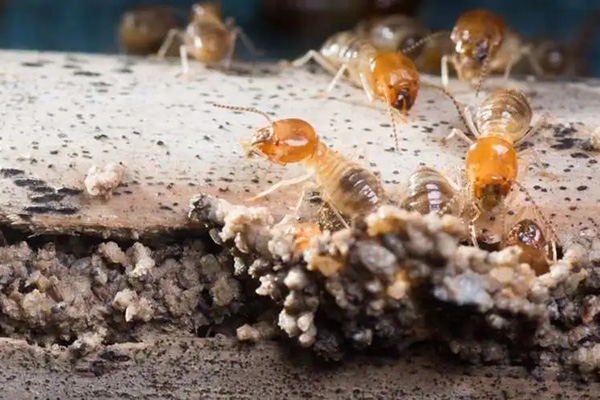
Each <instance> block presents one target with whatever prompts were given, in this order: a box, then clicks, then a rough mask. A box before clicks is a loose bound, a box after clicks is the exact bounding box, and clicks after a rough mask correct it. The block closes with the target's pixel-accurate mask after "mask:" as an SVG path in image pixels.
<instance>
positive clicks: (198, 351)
mask: <svg viewBox="0 0 600 400" xmlns="http://www.w3.org/2000/svg"><path fill="white" fill-rule="evenodd" d="M288 351H289V350H288ZM304 361H306V360H304ZM350 361H351V362H346V363H344V364H342V365H340V366H329V367H325V366H317V365H310V364H309V363H306V362H300V361H299V357H298V356H297V355H294V354H293V353H289V352H288V353H286V352H285V351H283V350H282V349H281V348H279V347H278V346H277V345H276V344H273V343H262V344H259V345H242V344H239V343H237V342H233V341H228V340H218V339H184V338H181V339H173V338H171V339H165V340H158V341H157V342H155V343H145V344H126V345H114V346H109V347H107V348H104V349H102V350H101V351H99V352H98V353H96V354H93V355H90V356H87V357H85V358H83V359H79V360H77V361H70V360H68V359H66V358H64V355H60V354H59V353H53V352H52V351H51V350H45V349H41V348H39V347H31V346H29V345H27V344H26V343H24V342H19V341H11V340H1V341H0V363H1V365H2V368H0V381H2V383H3V385H2V390H1V391H0V398H2V399H34V398H39V399H46V398H52V399H54V398H60V399H67V398H68V399H79V398H81V399H91V398H93V399H125V398H128V399H142V398H144V399H150V398H151V399H173V398H176V399H198V398H200V399H221V398H222V399H264V400H267V399H415V400H417V399H419V400H420V399H432V400H433V399H435V400H438V399H486V400H491V399H502V400H506V399H533V398H537V399H551V398H561V399H563V400H564V399H579V398H585V397H586V396H590V397H589V398H596V394H597V393H598V390H599V389H600V386H599V385H598V384H597V383H575V382H572V381H567V382H557V381H556V380H543V379H541V380H533V379H531V378H529V379H524V378H525V377H527V373H526V372H525V371H524V370H523V369H521V368H516V367H500V368H493V367H477V368H474V367H457V366H448V365H443V364H441V363H439V362H436V361H432V360H431V359H428V358H427V357H424V356H422V355H411V356H409V357H406V358H403V359H400V360H397V359H391V358H385V357H381V356H378V357H372V358H368V357H359V358H356V359H353V360H350Z"/></svg>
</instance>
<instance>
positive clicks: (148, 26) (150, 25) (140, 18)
mask: <svg viewBox="0 0 600 400" xmlns="http://www.w3.org/2000/svg"><path fill="white" fill-rule="evenodd" d="M176 27H177V21H176V20H175V18H174V16H173V10H171V9H169V8H167V7H160V6H148V7H140V8H136V9H133V10H129V11H126V12H125V13H124V14H123V16H122V17H121V21H120V23H119V29H118V37H119V47H120V48H121V49H122V51H123V52H125V53H127V54H135V55H148V54H154V53H156V51H158V49H159V48H160V46H161V45H162V43H163V42H164V40H165V38H166V37H167V35H168V34H169V31H170V30H171V29H175V28H176Z"/></svg>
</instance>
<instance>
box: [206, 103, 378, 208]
mask: <svg viewBox="0 0 600 400" xmlns="http://www.w3.org/2000/svg"><path fill="white" fill-rule="evenodd" d="M214 106H215V107H219V108H225V109H228V110H233V111H241V112H251V113H255V114H258V115H262V116H263V117H264V118H265V119H266V120H267V121H268V123H269V125H268V126H266V127H263V128H259V129H257V130H256V131H255V133H254V135H253V136H252V139H251V140H250V143H249V144H248V145H247V146H246V147H247V148H246V154H247V155H252V154H256V155H258V156H260V157H262V158H264V159H266V160H267V161H270V162H273V163H275V164H278V165H286V164H290V163H302V164H304V166H305V167H306V168H307V169H308V170H309V173H308V174H306V175H304V176H301V177H299V178H296V179H290V180H286V181H281V182H279V183H277V184H275V185H273V186H272V187H270V188H269V189H267V190H265V191H263V192H261V193H259V194H257V195H256V196H254V197H252V198H251V199H249V200H256V199H259V198H261V197H264V196H267V195H269V194H271V193H273V192H274V191H276V190H277V189H279V188H282V187H284V186H289V185H295V184H299V183H302V182H305V181H308V180H309V179H311V178H314V179H315V181H316V184H317V186H318V187H319V188H320V189H321V193H322V196H323V199H324V200H325V201H326V202H327V203H328V204H329V205H330V206H331V207H332V209H334V210H335V211H336V212H337V213H339V214H341V215H343V216H346V217H350V218H353V217H354V216H356V215H363V214H367V213H369V212H371V211H372V210H373V209H374V208H375V207H377V206H378V205H379V204H381V203H382V202H383V201H384V200H385V198H386V194H385V191H384V189H383V186H382V185H381V182H380V181H379V179H378V178H377V177H376V176H375V175H374V174H373V173H372V172H370V171H369V170H367V169H366V168H364V167H362V166H360V165H359V164H357V163H355V162H352V161H350V160H348V159H347V158H346V157H344V156H343V155H341V154H339V153H338V152H336V151H333V150H331V149H329V148H328V147H327V146H326V145H325V144H324V143H323V142H321V141H320V140H319V138H318V137H317V134H316V133H315V130H314V128H313V127H312V126H311V125H310V124H309V123H308V122H306V121H304V120H301V119H297V118H288V119H281V120H277V121H273V120H272V119H271V117H269V115H268V114H267V113H265V112H262V111H260V110H257V109H254V108H245V107H235V106H227V105H221V104H214ZM301 201H302V197H300V202H301ZM300 202H299V204H300ZM340 218H342V217H341V216H340ZM342 220H343V219H342Z"/></svg>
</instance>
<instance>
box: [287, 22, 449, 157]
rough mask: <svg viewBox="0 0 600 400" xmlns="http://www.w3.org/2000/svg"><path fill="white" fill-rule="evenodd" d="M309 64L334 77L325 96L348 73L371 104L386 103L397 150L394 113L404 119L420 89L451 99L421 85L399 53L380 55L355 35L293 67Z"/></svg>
mask: <svg viewBox="0 0 600 400" xmlns="http://www.w3.org/2000/svg"><path fill="white" fill-rule="evenodd" d="M310 60H315V61H316V62H317V63H318V64H319V65H320V66H321V67H323V68H324V69H325V70H326V71H327V72H329V73H331V74H333V75H334V77H333V80H332V81H331V83H330V84H329V87H328V88H327V89H326V91H325V93H330V92H331V91H332V90H333V88H334V87H335V85H336V84H337V82H338V81H339V80H340V79H341V78H342V77H343V76H345V73H346V72H347V75H346V76H347V78H348V79H349V81H350V82H352V83H353V84H354V85H355V86H357V87H359V88H362V89H363V90H364V91H365V93H366V95H367V98H368V100H369V102H370V103H373V102H374V100H375V99H379V100H382V101H384V102H385V103H386V105H387V108H388V111H389V114H390V118H391V120H392V125H393V129H394V131H393V134H394V140H395V145H396V146H395V147H396V149H398V136H397V132H396V124H395V120H394V118H393V110H395V111H398V112H399V113H400V115H401V116H402V117H403V118H404V117H405V116H406V115H407V114H408V112H409V111H410V109H411V108H412V106H413V104H414V103H415V100H416V98H417V94H418V92H419V87H420V86H423V87H430V88H433V89H436V90H439V91H441V92H442V93H444V94H446V95H448V92H446V90H445V89H443V88H440V87H438V86H435V85H430V84H425V83H422V82H420V80H419V72H418V71H417V68H416V67H415V64H414V63H413V61H412V60H411V59H410V58H409V57H407V56H405V55H404V54H402V53H401V52H398V51H396V52H380V51H379V50H378V49H377V47H376V46H375V45H374V44H373V43H372V42H371V41H370V40H367V39H364V38H360V37H359V36H358V35H357V34H356V33H355V32H352V31H344V32H339V33H337V34H335V35H333V36H331V37H330V38H329V39H327V40H326V41H325V43H324V44H323V46H322V47H321V49H320V50H319V51H316V50H309V51H308V52H307V53H306V54H305V55H303V56H302V57H300V58H298V59H296V60H294V61H292V63H291V64H292V65H293V66H295V67H300V66H303V65H304V64H306V63H308V62H309V61H310Z"/></svg>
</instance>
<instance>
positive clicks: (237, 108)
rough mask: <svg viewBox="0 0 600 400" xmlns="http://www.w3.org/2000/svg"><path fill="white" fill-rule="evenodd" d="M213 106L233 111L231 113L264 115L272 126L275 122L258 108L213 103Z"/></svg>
mask: <svg viewBox="0 0 600 400" xmlns="http://www.w3.org/2000/svg"><path fill="white" fill-rule="evenodd" d="M213 106H214V107H217V108H224V109H226V110H231V111H240V112H250V113H254V114H258V115H262V116H263V117H265V118H266V120H267V121H269V124H270V125H273V120H272V119H271V117H270V116H269V114H267V113H266V112H264V111H260V110H258V109H256V108H253V107H239V106H228V105H225V104H218V103H213Z"/></svg>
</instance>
